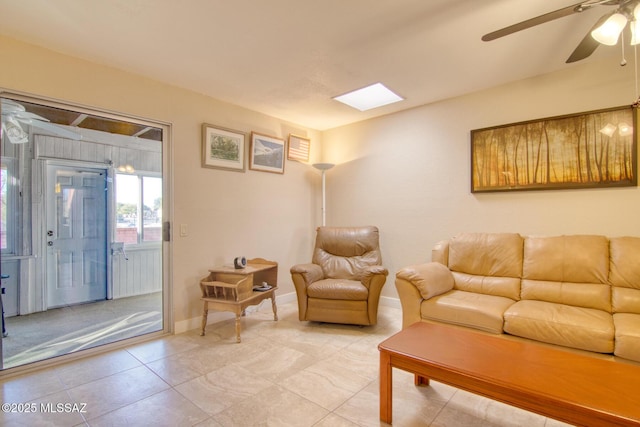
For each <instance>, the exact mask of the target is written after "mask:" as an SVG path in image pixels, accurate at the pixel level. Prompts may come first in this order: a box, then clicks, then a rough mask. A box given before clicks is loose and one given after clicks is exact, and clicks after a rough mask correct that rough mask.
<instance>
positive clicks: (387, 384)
mask: <svg viewBox="0 0 640 427" xmlns="http://www.w3.org/2000/svg"><path fill="white" fill-rule="evenodd" d="M392 387H393V378H392V368H391V356H390V355H389V353H387V352H386V351H382V350H381V351H380V421H383V422H385V423H387V424H391V415H392V414H393V407H392V406H393V405H392V402H393V395H392Z"/></svg>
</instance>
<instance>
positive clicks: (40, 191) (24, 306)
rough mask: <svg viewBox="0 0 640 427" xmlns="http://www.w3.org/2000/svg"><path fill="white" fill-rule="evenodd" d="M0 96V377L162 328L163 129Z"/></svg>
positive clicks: (165, 132)
mask: <svg viewBox="0 0 640 427" xmlns="http://www.w3.org/2000/svg"><path fill="white" fill-rule="evenodd" d="M0 100H1V102H2V104H1V111H2V157H1V159H2V168H1V172H2V176H1V179H2V181H1V182H2V187H1V189H2V192H1V194H0V201H1V208H2V212H1V218H2V224H1V226H2V228H1V231H2V233H1V236H0V237H1V243H2V246H1V249H2V253H1V263H2V288H3V292H2V306H3V308H4V326H5V331H6V336H4V337H2V341H0V343H1V344H2V367H3V369H8V368H13V367H17V366H22V365H25V364H30V363H34V362H39V361H42V360H46V359H49V358H52V357H58V356H63V355H65V354H68V353H74V352H77V351H81V350H85V349H87V348H93V347H96V346H100V345H105V344H110V343H114V342H117V341H121V340H126V339H130V338H133V337H137V336H140V335H143V334H149V333H155V334H161V333H164V332H166V331H168V329H169V328H168V324H169V323H168V315H169V310H167V309H166V307H167V306H168V304H169V302H168V301H167V297H168V294H169V293H168V292H166V289H167V287H168V277H169V275H168V274H167V271H168V265H169V260H168V254H169V250H168V247H169V244H170V242H169V241H168V233H163V229H164V227H163V224H168V222H169V220H170V219H169V216H168V213H169V208H168V206H169V197H170V196H169V193H168V190H167V186H166V185H165V183H166V182H168V181H167V177H168V174H169V170H168V164H169V162H168V159H167V153H168V152H169V150H168V143H169V142H168V135H169V132H168V129H169V128H168V126H167V125H165V124H162V123H155V122H150V121H147V120H141V119H137V118H129V117H125V116H121V115H117V114H113V113H101V112H98V111H93V110H87V109H85V108H74V107H71V106H68V105H62V104H60V103H55V102H47V101H39V100H36V99H33V98H30V97H25V96H21V95H13V94H2V96H1V98H0Z"/></svg>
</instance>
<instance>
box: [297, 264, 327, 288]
mask: <svg viewBox="0 0 640 427" xmlns="http://www.w3.org/2000/svg"><path fill="white" fill-rule="evenodd" d="M291 274H300V275H301V276H302V278H303V279H304V282H305V284H306V285H307V286H309V285H310V284H312V283H313V282H316V281H318V280H322V279H324V273H323V272H322V267H320V266H319V265H318V264H311V263H309V264H297V265H294V266H293V267H291Z"/></svg>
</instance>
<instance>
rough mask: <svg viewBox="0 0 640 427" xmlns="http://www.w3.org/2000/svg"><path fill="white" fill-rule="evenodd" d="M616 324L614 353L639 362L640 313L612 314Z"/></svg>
mask: <svg viewBox="0 0 640 427" xmlns="http://www.w3.org/2000/svg"><path fill="white" fill-rule="evenodd" d="M613 323H614V324H615V326H616V348H615V351H614V354H615V355H616V356H620V357H624V358H625V359H631V360H635V361H636V362H640V314H630V313H617V314H614V315H613Z"/></svg>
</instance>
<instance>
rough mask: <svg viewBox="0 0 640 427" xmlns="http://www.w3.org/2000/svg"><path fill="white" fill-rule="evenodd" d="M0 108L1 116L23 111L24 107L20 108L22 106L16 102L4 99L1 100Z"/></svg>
mask: <svg viewBox="0 0 640 427" xmlns="http://www.w3.org/2000/svg"><path fill="white" fill-rule="evenodd" d="M0 107H1V108H2V115H3V116H5V115H7V114H13V113H19V112H23V111H25V108H24V106H22V104H18V103H17V102H15V101H12V100H10V99H6V98H2V104H0Z"/></svg>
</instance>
